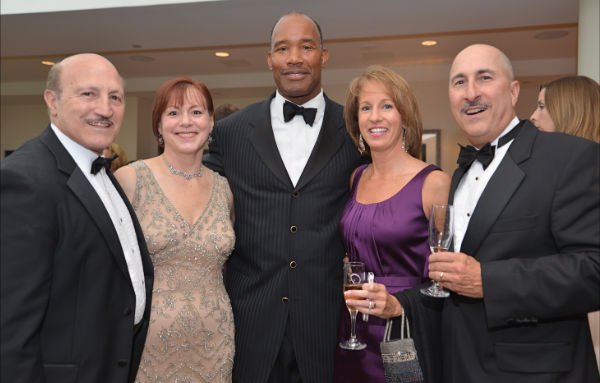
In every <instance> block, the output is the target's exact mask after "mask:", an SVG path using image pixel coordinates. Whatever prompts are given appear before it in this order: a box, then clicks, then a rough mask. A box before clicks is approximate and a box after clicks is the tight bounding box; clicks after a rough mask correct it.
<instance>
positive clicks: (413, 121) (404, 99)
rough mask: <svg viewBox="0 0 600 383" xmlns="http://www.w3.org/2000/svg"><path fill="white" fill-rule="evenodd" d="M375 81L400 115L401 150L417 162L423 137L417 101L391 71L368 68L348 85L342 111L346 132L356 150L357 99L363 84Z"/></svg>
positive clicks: (368, 150)
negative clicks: (401, 129) (402, 139)
mask: <svg viewBox="0 0 600 383" xmlns="http://www.w3.org/2000/svg"><path fill="white" fill-rule="evenodd" d="M369 81H377V82H379V83H380V84H382V85H383V86H384V87H385V88H386V89H387V91H388V93H389V96H390V98H391V99H392V101H393V103H394V106H395V107H396V109H397V110H398V112H399V113H400V117H401V119H402V127H403V128H404V129H405V130H404V134H405V141H404V142H405V149H406V151H407V152H408V153H409V154H410V155H411V156H413V157H415V158H421V142H422V134H423V123H422V121H421V114H420V113H419V107H418V105H417V98H416V97H415V94H414V93H413V91H412V89H411V88H410V86H409V85H408V83H407V82H406V80H405V79H404V78H403V77H402V76H400V75H399V74H397V73H396V72H394V71H393V70H391V69H389V68H387V67H384V66H381V65H371V66H369V67H367V69H365V71H364V72H363V73H362V74H361V75H359V76H358V77H356V78H354V79H353V80H352V82H350V86H349V88H348V91H347V92H346V105H345V108H344V119H345V121H346V129H347V130H348V133H349V134H350V137H351V138H352V141H354V145H356V147H357V148H358V147H359V145H358V140H359V137H360V129H359V126H358V109H359V105H358V103H359V96H360V92H361V90H362V88H363V86H364V84H365V83H367V82H369ZM364 146H365V154H367V155H370V154H371V151H370V148H369V146H368V145H367V144H366V143H365V145H364Z"/></svg>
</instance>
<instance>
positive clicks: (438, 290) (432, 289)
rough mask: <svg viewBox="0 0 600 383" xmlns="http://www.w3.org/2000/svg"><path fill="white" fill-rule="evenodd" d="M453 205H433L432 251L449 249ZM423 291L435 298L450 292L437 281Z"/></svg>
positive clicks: (430, 239) (430, 244)
mask: <svg viewBox="0 0 600 383" xmlns="http://www.w3.org/2000/svg"><path fill="white" fill-rule="evenodd" d="M453 218H454V214H453V209H452V205H433V206H432V207H431V214H430V215H429V239H428V242H429V248H430V249H431V252H432V253H438V252H440V251H448V249H449V248H450V242H452V233H453V225H454V221H453ZM421 293H423V294H425V295H428V296H430V297H435V298H447V297H449V296H450V293H449V292H448V291H446V290H444V288H443V287H441V286H440V284H439V283H438V282H436V281H432V284H431V285H430V286H428V287H424V288H422V289H421Z"/></svg>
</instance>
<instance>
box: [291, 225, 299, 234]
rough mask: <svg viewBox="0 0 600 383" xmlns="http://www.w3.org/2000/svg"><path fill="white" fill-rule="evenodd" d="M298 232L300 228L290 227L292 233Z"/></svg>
mask: <svg viewBox="0 0 600 383" xmlns="http://www.w3.org/2000/svg"><path fill="white" fill-rule="evenodd" d="M297 231H298V226H296V225H292V226H290V232H292V233H295V232H297Z"/></svg>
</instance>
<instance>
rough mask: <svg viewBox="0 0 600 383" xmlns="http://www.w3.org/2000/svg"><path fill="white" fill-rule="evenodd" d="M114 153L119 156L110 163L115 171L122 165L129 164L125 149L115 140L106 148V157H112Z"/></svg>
mask: <svg viewBox="0 0 600 383" xmlns="http://www.w3.org/2000/svg"><path fill="white" fill-rule="evenodd" d="M113 154H116V155H117V156H118V157H117V158H115V159H114V160H113V161H112V162H111V163H110V170H111V171H112V172H113V173H114V172H115V171H116V170H117V169H118V168H120V167H121V166H125V165H127V163H128V162H129V161H127V155H126V154H125V150H123V148H122V147H121V145H119V144H117V143H116V142H113V143H112V144H110V146H109V147H108V148H106V150H105V152H104V157H107V158H110V157H112V156H113Z"/></svg>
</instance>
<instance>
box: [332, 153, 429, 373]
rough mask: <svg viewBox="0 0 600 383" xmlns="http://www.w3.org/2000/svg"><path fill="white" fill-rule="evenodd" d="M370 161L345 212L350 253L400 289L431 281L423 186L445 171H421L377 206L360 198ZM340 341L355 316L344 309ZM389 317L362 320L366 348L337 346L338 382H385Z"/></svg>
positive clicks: (392, 287)
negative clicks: (383, 352)
mask: <svg viewBox="0 0 600 383" xmlns="http://www.w3.org/2000/svg"><path fill="white" fill-rule="evenodd" d="M365 167H366V165H363V166H361V167H359V168H358V170H357V171H356V175H355V177H354V181H353V184H352V195H351V198H350V199H349V200H348V203H347V204H346V207H345V209H344V211H343V213H342V218H341V223H340V226H341V230H342V236H343V239H344V244H345V246H346V251H347V253H348V257H349V258H350V260H351V261H361V262H364V263H365V266H366V270H367V271H372V272H373V273H374V274H375V282H377V283H382V284H384V285H385V286H386V287H387V289H388V291H389V292H390V293H395V292H398V291H401V290H405V289H407V288H410V287H413V286H415V285H417V284H420V283H422V282H424V281H427V280H428V278H427V270H428V263H427V259H428V257H429V254H430V251H429V247H428V245H427V231H428V221H427V217H425V214H424V213H423V202H422V201H423V200H422V189H423V183H424V182H425V178H426V177H427V175H428V174H429V173H431V172H432V171H435V170H439V168H438V167H436V166H434V165H429V166H427V167H425V168H424V169H422V170H421V171H420V172H419V173H417V174H416V175H415V176H414V177H413V179H412V180H410V181H409V183H408V184H406V185H405V186H404V187H403V188H402V189H401V190H400V191H399V192H397V193H396V194H394V195H393V196H392V197H390V198H389V199H387V200H385V201H383V202H378V203H371V204H361V203H359V202H357V201H356V187H357V185H358V181H359V179H360V177H361V176H362V173H363V171H364V169H365ZM340 318H341V319H340V320H341V322H340V330H339V333H338V340H340V341H341V340H342V339H343V340H346V339H348V338H349V337H350V315H349V313H348V310H347V309H346V306H343V307H342V315H341V316H340ZM385 322H386V321H385V320H383V319H379V318H377V317H374V316H370V317H369V321H368V322H363V320H362V315H361V314H360V313H359V314H358V316H357V318H356V334H357V337H358V339H359V340H360V341H362V342H366V343H367V348H366V349H364V350H361V351H350V350H343V349H341V348H339V347H338V348H337V349H336V356H335V371H334V375H335V377H334V382H339V383H353V382H357V383H358V382H360V383H363V382H365V383H366V382H368V383H378V382H381V383H384V382H385V378H384V372H383V363H382V361H381V354H380V351H379V343H380V342H381V340H382V339H383V332H384V329H385Z"/></svg>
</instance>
